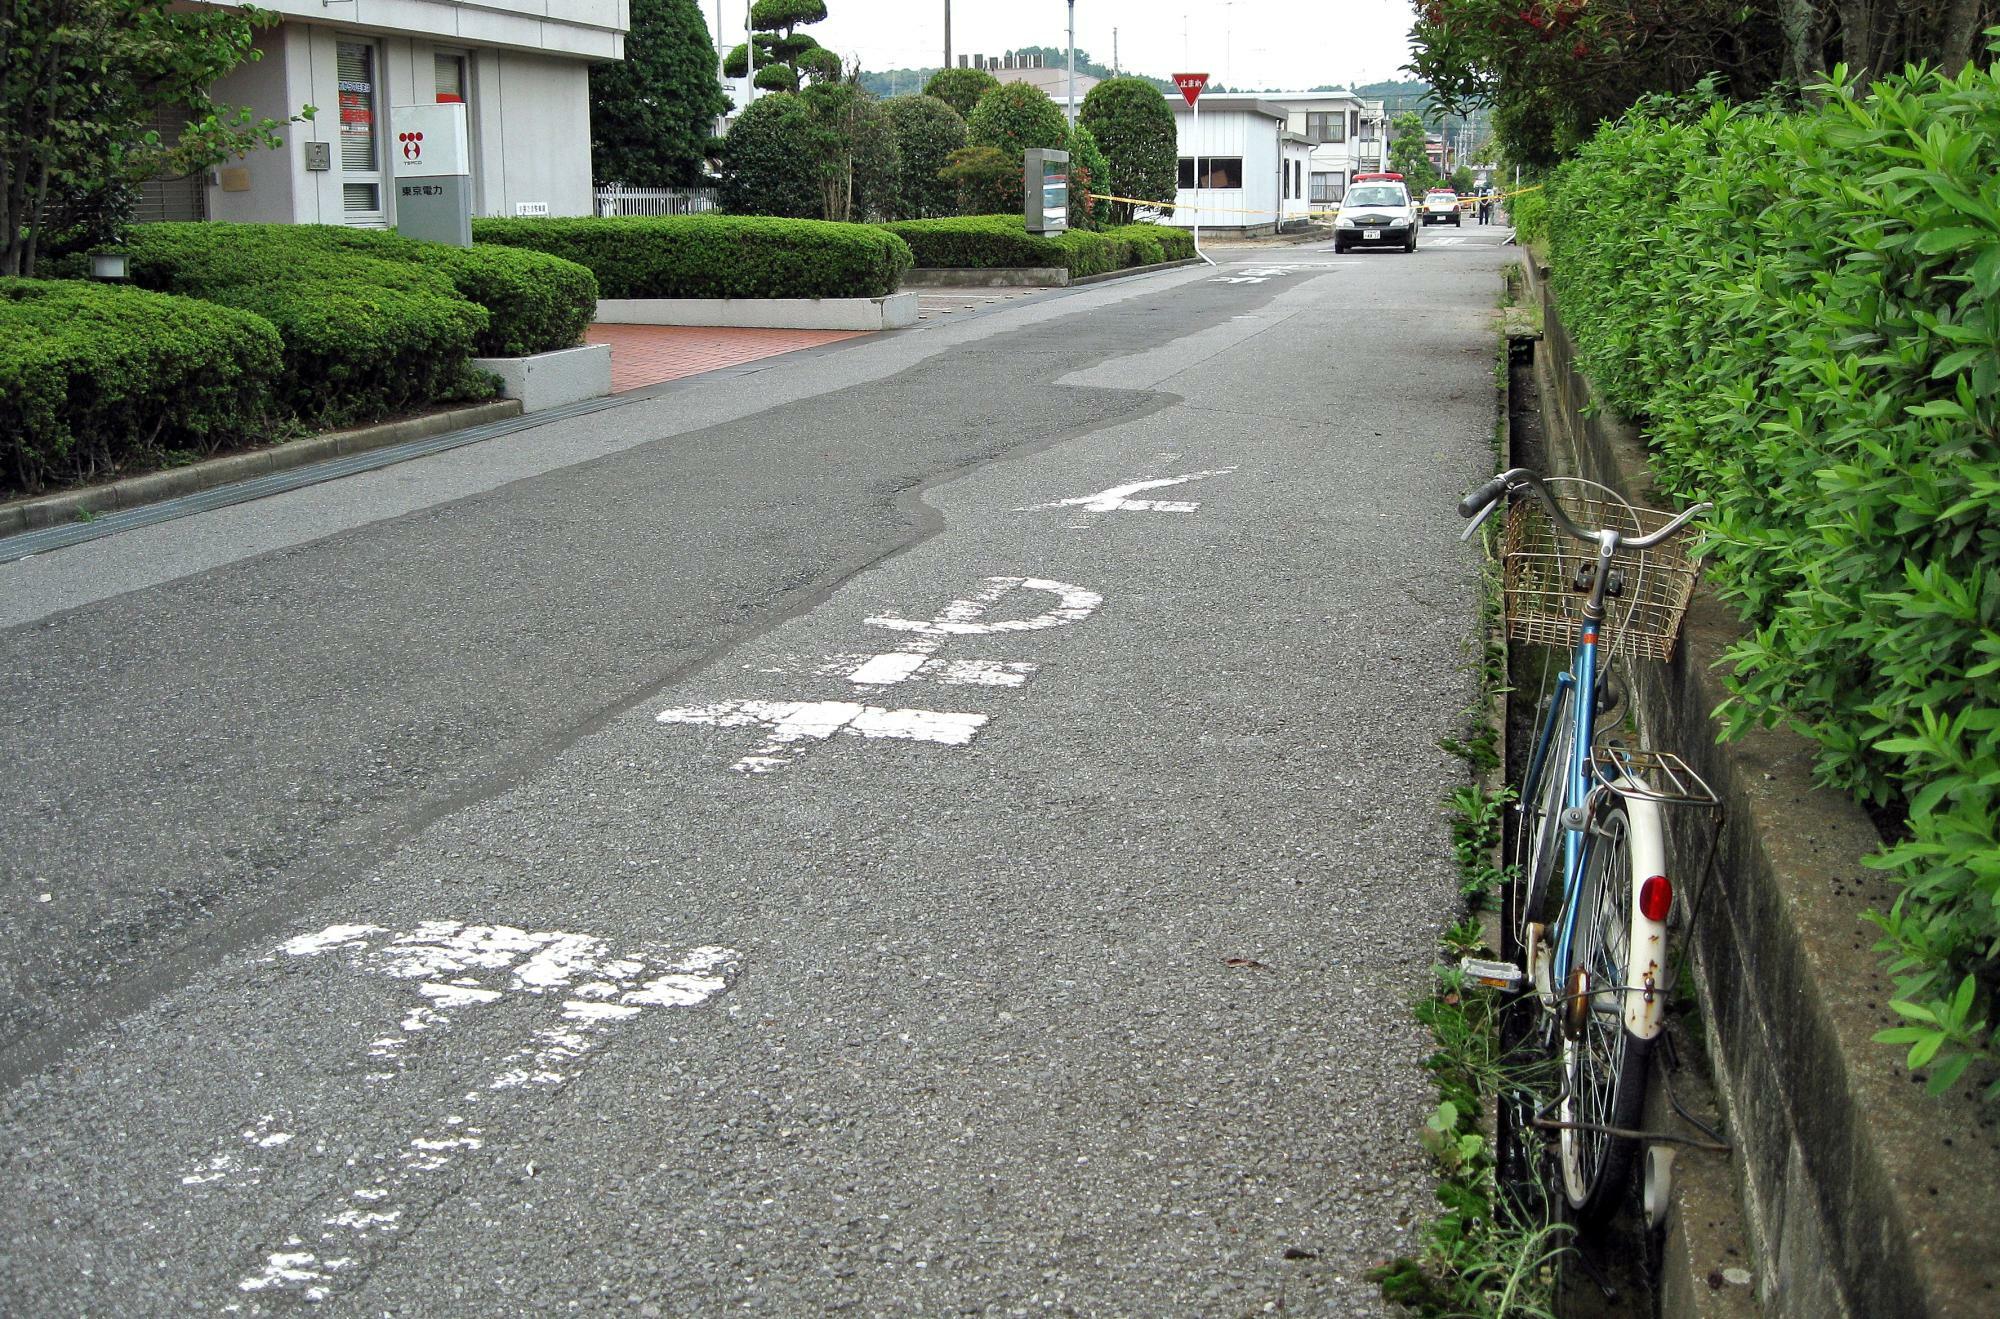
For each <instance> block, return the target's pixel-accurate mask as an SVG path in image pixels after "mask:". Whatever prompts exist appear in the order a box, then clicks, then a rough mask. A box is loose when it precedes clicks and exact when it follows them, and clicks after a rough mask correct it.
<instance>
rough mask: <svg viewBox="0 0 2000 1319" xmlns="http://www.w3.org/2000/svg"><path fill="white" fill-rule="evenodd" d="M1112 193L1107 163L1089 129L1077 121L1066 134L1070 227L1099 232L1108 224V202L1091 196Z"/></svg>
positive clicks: (1109, 213)
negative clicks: (1067, 138) (1067, 137)
mask: <svg viewBox="0 0 2000 1319" xmlns="http://www.w3.org/2000/svg"><path fill="white" fill-rule="evenodd" d="M1078 118H1079V119H1081V116H1078ZM1112 190H1113V182H1112V174H1111V165H1110V162H1108V161H1106V160H1105V158H1104V153H1103V152H1102V151H1100V150H1098V148H1097V138H1096V137H1095V136H1094V135H1093V134H1092V133H1091V131H1090V128H1089V126H1088V125H1086V124H1083V123H1081V122H1079V123H1078V124H1077V126H1076V127H1075V128H1073V129H1071V130H1070V134H1069V227H1070V228H1072V229H1102V228H1104V227H1105V226H1106V225H1108V224H1109V223H1111V203H1110V202H1094V201H1092V200H1090V194H1091V193H1100V194H1102V193H1107V192H1110V191H1112Z"/></svg>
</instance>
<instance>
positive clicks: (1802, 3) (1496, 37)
mask: <svg viewBox="0 0 2000 1319" xmlns="http://www.w3.org/2000/svg"><path fill="white" fill-rule="evenodd" d="M1416 7H1417V21H1416V26H1415V28H1414V29H1413V30H1412V32H1411V41H1412V44H1413V46H1414V49H1415V52H1416V54H1415V58H1414V60H1413V61H1412V63H1411V64H1410V66H1409V67H1410V69H1411V71H1412V72H1414V73H1416V74H1417V75H1418V76H1419V77H1421V78H1423V79H1424V80H1426V81H1427V82H1428V83H1429V84H1430V86H1431V88H1432V96H1433V99H1434V100H1435V102H1436V103H1437V104H1438V105H1439V106H1440V107H1442V108H1444V109H1447V110H1453V111H1457V110H1461V109H1465V108H1469V107H1472V106H1481V105H1486V106H1491V107H1492V109H1493V123H1494V129H1495V133H1496V135H1497V137H1498V138H1499V141H1500V144H1501V146H1502V147H1503V148H1504V149H1505V150H1506V152H1507V154H1508V155H1509V156H1511V157H1512V158H1513V159H1515V160H1517V161H1519V162H1521V163H1523V164H1527V165H1531V166H1534V165H1548V164H1552V163H1554V162H1555V161H1556V160H1558V159H1561V158H1563V157H1565V156H1567V155H1569V154H1570V153H1572V152H1573V151H1575V150H1576V148H1577V147H1578V146H1579V145H1580V144H1581V143H1582V142H1583V141H1584V140H1585V139H1586V138H1588V137H1589V136H1590V134H1591V132H1592V131H1593V130H1594V129H1595V128H1596V126H1597V125H1598V124H1599V123H1600V122H1602V121H1604V120H1606V119H1611V118H1615V117H1616V116H1617V115H1619V114H1620V113H1622V112H1623V111H1624V110H1625V109H1626V108H1627V107H1628V106H1630V105H1632V104H1633V103H1634V102H1636V101H1637V100H1638V99H1639V98H1641V97H1643V96H1646V95H1650V94H1658V93H1665V94H1680V93H1683V92H1687V91H1690V90H1692V89H1693V88H1695V87H1696V86H1697V85H1698V84H1700V83H1702V82H1703V81H1704V80H1712V83H1713V85H1714V86H1716V87H1718V88H1720V89H1721V90H1722V91H1723V92H1725V93H1726V94H1727V95H1728V96H1729V97H1730V98H1731V99H1734V100H1738V101H1745V100H1750V99H1753V98H1755V97H1757V96H1759V95H1761V94H1763V93H1764V92H1765V91H1767V90H1768V89H1769V88H1771V87H1772V86H1773V85H1774V84H1780V83H1782V84H1786V85H1788V86H1790V87H1791V88H1793V89H1794V90H1797V89H1802V88H1803V87H1805V86H1806V85H1807V84H1808V83H1810V82H1811V81H1812V80H1813V79H1814V78H1815V77H1816V76H1817V75H1818V74H1819V73H1821V72H1822V71H1824V70H1827V69H1831V68H1833V67H1835V66H1836V65H1839V64H1843V63H1844V64H1846V65H1847V67H1848V70H1849V75H1850V76H1851V77H1855V78H1857V79H1860V80H1864V81H1865V80H1866V79H1868V78H1873V77H1879V76H1881V75H1882V74H1884V73H1887V72H1890V71H1893V70H1894V69H1896V68H1898V67H1900V66H1902V65H1903V64H1906V63H1914V62H1927V63H1930V64H1933V65H1942V66H1943V67H1944V68H1945V69H1946V70H1948V71H1953V70H1957V69H1960V68H1963V67H1964V66H1965V64H1966V63H1967V62H1968V61H1969V60H1970V59H1971V58H1972V57H1973V55H1974V54H1975V53H1977V51H1978V50H1979V41H1980V35H1979V34H1980V32H1981V31H1982V30H1983V29H1984V28H1985V27H1987V26H1990V25H1992V24H1993V23H1994V22H1995V21H1996V20H2000V3H1996V0H1681V3H1677V4H1671V5H1669V4H1663V3H1661V2H1660V0H1417V5H1416Z"/></svg>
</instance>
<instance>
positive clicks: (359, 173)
mask: <svg viewBox="0 0 2000 1319" xmlns="http://www.w3.org/2000/svg"><path fill="white" fill-rule="evenodd" d="M335 59H336V62H337V68H338V76H339V79H340V200H341V209H342V210H343V211H344V212H345V213H346V220H347V223H349V224H359V225H373V226H377V227H379V226H381V225H383V224H384V223H385V222H386V220H387V216H386V214H385V213H384V210H383V207H382V166H381V162H380V158H379V157H378V156H377V154H376V149H375V142H376V131H375V130H376V127H377V122H376V106H377V100H376V96H375V47H373V46H371V45H369V44H368V43H366V42H361V41H343V42H341V43H340V44H339V46H338V47H337V48H336V52H335Z"/></svg>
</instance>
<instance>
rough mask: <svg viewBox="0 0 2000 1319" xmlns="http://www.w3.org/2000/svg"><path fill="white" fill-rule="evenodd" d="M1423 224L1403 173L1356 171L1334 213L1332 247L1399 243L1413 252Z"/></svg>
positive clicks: (1349, 247) (1386, 245) (1382, 245)
mask: <svg viewBox="0 0 2000 1319" xmlns="http://www.w3.org/2000/svg"><path fill="white" fill-rule="evenodd" d="M1421 228H1423V221H1421V220H1420V219H1418V212H1417V208H1416V206H1415V205H1414V204H1413V203H1412V202H1411V201H1410V190H1409V189H1408V188H1407V187H1405V186H1404V184H1403V176H1402V175H1401V174H1356V175H1355V176H1354V182H1353V183H1352V184H1351V185H1349V187H1348V189H1347V195H1346V196H1345V197H1344V198H1342V199H1341V203H1340V210H1339V211H1337V212H1335V214H1334V217H1333V250H1334V251H1336V252H1346V251H1348V250H1350V249H1352V248H1356V247H1400V248H1402V249H1403V250H1404V251H1405V252H1414V251H1416V250H1417V231H1418V230H1419V229H1421Z"/></svg>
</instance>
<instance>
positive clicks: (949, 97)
mask: <svg viewBox="0 0 2000 1319" xmlns="http://www.w3.org/2000/svg"><path fill="white" fill-rule="evenodd" d="M999 85H1000V80H999V79H998V78H996V77H994V76H993V75H992V74H990V73H988V72H987V71H986V70H984V69H939V70H938V71H937V72H936V73H933V74H932V75H931V80H930V81H929V82H927V83H925V84H924V95H925V96H935V97H937V98H938V99H939V100H940V101H943V102H944V103H945V104H946V105H948V106H950V107H951V108H952V109H954V110H956V111H958V114H959V117H960V118H961V119H962V118H964V117H966V116H968V115H970V114H971V113H972V107H973V106H975V105H978V104H979V98H980V97H982V96H984V95H986V93H988V92H990V91H992V90H993V89H994V88H995V87H998V86H999Z"/></svg>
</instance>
